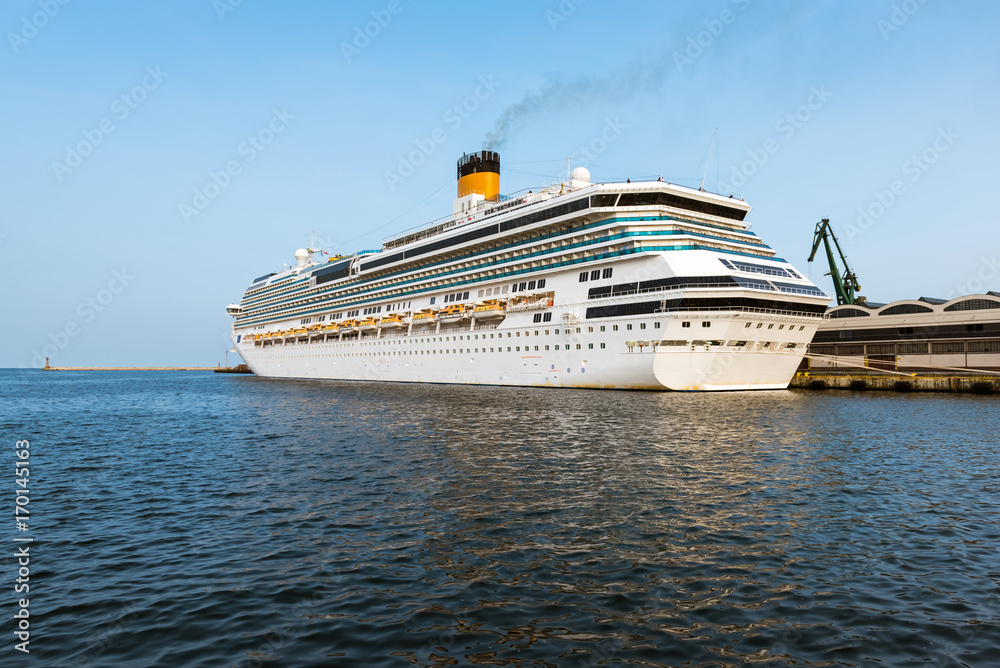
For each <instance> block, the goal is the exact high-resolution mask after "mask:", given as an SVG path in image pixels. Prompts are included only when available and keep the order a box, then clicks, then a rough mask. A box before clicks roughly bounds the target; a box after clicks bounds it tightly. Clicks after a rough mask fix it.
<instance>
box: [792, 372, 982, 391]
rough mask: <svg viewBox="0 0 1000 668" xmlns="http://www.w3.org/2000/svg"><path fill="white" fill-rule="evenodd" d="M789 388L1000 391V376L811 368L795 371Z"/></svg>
mask: <svg viewBox="0 0 1000 668" xmlns="http://www.w3.org/2000/svg"><path fill="white" fill-rule="evenodd" d="M788 386H789V387H790V388H798V389H808V390H855V391H857V390H890V391H894V392H970V393H975V394H990V393H993V392H1000V376H983V375H973V374H968V375H965V374H963V375H942V374H914V375H905V376H902V375H892V374H878V373H865V372H863V371H859V372H854V373H852V372H841V373H837V372H828V371H821V372H811V371H800V372H799V373H797V374H795V377H794V378H793V379H792V382H791V383H790V384H789V385H788Z"/></svg>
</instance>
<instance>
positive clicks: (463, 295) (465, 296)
mask: <svg viewBox="0 0 1000 668" xmlns="http://www.w3.org/2000/svg"><path fill="white" fill-rule="evenodd" d="M468 298H469V293H468V292H463V293H462V299H463V300H466V299H468Z"/></svg>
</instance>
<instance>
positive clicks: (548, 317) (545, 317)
mask: <svg viewBox="0 0 1000 668" xmlns="http://www.w3.org/2000/svg"><path fill="white" fill-rule="evenodd" d="M542 322H552V314H551V313H545V314H543V315H542Z"/></svg>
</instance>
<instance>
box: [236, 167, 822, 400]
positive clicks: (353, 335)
mask: <svg viewBox="0 0 1000 668" xmlns="http://www.w3.org/2000/svg"><path fill="white" fill-rule="evenodd" d="M499 174H500V158H499V155H497V154H496V153H494V152H491V151H482V152H479V153H473V154H468V155H465V156H463V157H462V159H461V160H459V163H458V193H457V195H458V196H457V197H456V199H455V201H454V207H453V212H452V215H450V216H448V217H446V218H443V219H440V220H437V221H433V222H432V223H430V224H428V225H425V226H422V227H420V228H418V229H416V230H411V231H408V232H405V233H402V234H399V235H397V236H394V237H391V238H388V239H386V240H385V241H384V243H383V245H382V248H381V250H379V251H361V252H358V253H354V254H352V255H349V256H336V257H334V258H332V259H329V260H327V259H325V258H323V259H322V260H318V259H317V258H318V254H317V253H314V252H311V250H307V249H300V250H298V251H297V252H296V254H295V255H296V265H295V266H293V267H291V268H289V269H287V270H284V271H281V272H277V273H274V274H267V275H264V276H261V277H259V278H257V279H255V280H254V281H253V282H252V284H251V285H250V286H249V287H248V288H247V290H246V292H245V293H244V295H243V299H242V300H241V302H240V303H239V304H238V305H231V306H230V307H229V309H228V310H229V313H230V314H231V315H233V316H234V317H235V321H234V324H233V341H234V344H235V345H236V347H237V349H238V350H239V353H240V355H241V356H242V357H243V359H244V361H245V362H246V363H247V364H248V365H249V366H250V368H251V369H253V371H254V373H256V374H257V375H259V376H267V377H283V378H328V379H354V380H385V381H412V382H441V383H476V384H495V385H524V386H557V387H591V388H629V389H671V390H733V389H772V388H783V387H786V386H787V384H788V382H789V380H790V379H791V377H792V376H793V374H794V372H795V369H796V367H797V366H798V364H799V361H800V360H801V358H802V356H803V354H804V353H805V350H806V344H807V343H808V342H809V341H811V340H812V337H813V334H814V333H815V331H816V328H817V326H818V325H819V323H820V321H821V320H822V318H823V313H824V311H825V310H826V307H827V304H828V303H829V298H828V297H827V296H826V295H825V294H823V292H822V291H821V290H819V289H818V288H817V287H816V286H815V285H813V284H812V283H811V282H810V281H809V280H807V279H806V278H804V277H803V276H802V275H801V274H800V273H799V272H798V271H796V270H795V269H794V268H793V267H792V266H791V265H790V264H789V263H788V262H786V261H785V260H783V259H781V258H777V257H775V253H774V251H773V250H772V249H771V248H769V247H768V246H767V245H766V244H764V242H763V241H761V239H760V238H759V237H758V236H757V235H756V234H754V233H753V232H751V231H750V229H749V227H750V226H749V225H748V224H747V223H745V222H744V218H745V217H746V215H747V213H749V211H750V206H749V205H747V204H746V203H745V202H743V201H742V200H738V199H734V198H732V197H724V196H721V195H716V194H713V193H708V192H705V191H703V190H695V189H691V188H686V187H683V186H678V185H674V184H670V183H665V182H663V181H659V180H658V181H643V182H635V183H632V182H626V183H591V181H590V174H589V172H588V171H587V170H586V169H585V168H580V167H578V168H577V169H575V170H573V172H572V174H571V176H570V178H569V179H568V180H567V181H565V182H563V183H560V184H558V185H555V186H550V187H545V188H541V189H537V190H527V191H522V192H519V193H515V194H513V195H510V196H502V195H500V193H499Z"/></svg>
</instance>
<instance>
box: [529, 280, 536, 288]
mask: <svg viewBox="0 0 1000 668" xmlns="http://www.w3.org/2000/svg"><path fill="white" fill-rule="evenodd" d="M528 289H529V290H534V289H535V281H528Z"/></svg>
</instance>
